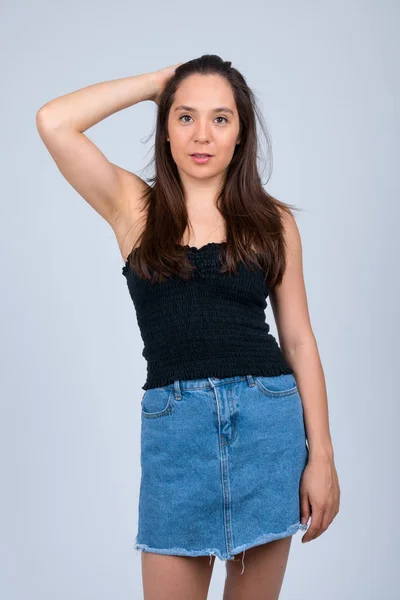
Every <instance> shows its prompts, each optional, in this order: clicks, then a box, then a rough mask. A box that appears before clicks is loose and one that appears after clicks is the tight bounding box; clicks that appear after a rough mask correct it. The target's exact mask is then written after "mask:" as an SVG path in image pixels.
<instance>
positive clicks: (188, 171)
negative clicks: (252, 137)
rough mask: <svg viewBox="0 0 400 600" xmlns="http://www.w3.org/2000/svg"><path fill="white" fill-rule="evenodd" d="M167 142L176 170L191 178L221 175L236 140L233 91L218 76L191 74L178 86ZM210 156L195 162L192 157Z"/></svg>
mask: <svg viewBox="0 0 400 600" xmlns="http://www.w3.org/2000/svg"><path fill="white" fill-rule="evenodd" d="M167 140H169V143H170V147H171V154H172V156H173V159H174V161H175V163H176V165H177V168H178V171H180V172H181V175H182V172H183V174H185V175H186V176H189V177H194V178H208V177H215V176H216V175H222V174H223V173H224V172H225V170H226V169H227V167H228V165H229V163H230V162H231V160H232V156H233V153H234V151H235V147H236V144H237V143H239V142H240V138H239V115H238V112H237V108H236V103H235V99H234V96H233V92H232V88H231V86H230V85H229V83H228V82H227V81H226V80H225V79H224V78H223V77H220V76H219V75H191V76H190V77H187V78H186V79H185V80H184V81H183V82H182V83H181V84H180V86H179V88H178V89H177V91H176V94H175V100H174V102H173V104H172V106H171V109H170V111H169V115H168V123H167ZM193 153H200V154H202V153H207V154H211V155H212V157H211V158H209V159H208V161H206V162H198V161H196V160H195V159H194V158H193V157H192V156H191V155H192V154H193Z"/></svg>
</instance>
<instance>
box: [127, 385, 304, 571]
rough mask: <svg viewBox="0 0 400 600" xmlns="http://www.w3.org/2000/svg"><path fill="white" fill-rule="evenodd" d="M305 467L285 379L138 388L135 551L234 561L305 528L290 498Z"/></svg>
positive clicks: (298, 419)
mask: <svg viewBox="0 0 400 600" xmlns="http://www.w3.org/2000/svg"><path fill="white" fill-rule="evenodd" d="M307 460H308V447H307V445H306V433H305V427H304V420H303V406H302V402H301V398H300V395H299V391H298V388H297V385H296V380H295V378H294V376H293V375H291V374H285V375H277V376H272V377H265V376H252V375H247V376H235V377H226V378H222V379H218V378H217V377H206V378H203V379H191V380H176V381H174V383H171V384H170V385H166V386H163V387H158V388H150V389H148V390H146V391H145V393H144V394H143V397H142V402H141V455H140V464H141V469H142V475H141V482H140V494H139V507H138V516H139V519H138V533H137V536H136V544H135V549H136V550H143V551H147V552H155V553H159V554H175V555H177V554H178V555H184V556H201V555H210V560H211V555H215V556H217V557H218V558H219V559H220V560H234V556H235V555H236V554H238V553H240V552H242V551H244V550H246V549H247V548H250V547H252V546H258V545H260V544H264V543H266V542H270V541H272V540H276V539H279V538H283V537H287V536H291V535H293V534H294V533H296V532H297V531H298V530H299V529H304V530H305V529H307V527H308V525H307V524H301V523H300V497H299V484H300V478H301V475H302V473H303V470H304V468H305V466H306V464H307ZM243 557H244V555H243ZM242 572H243V571H242Z"/></svg>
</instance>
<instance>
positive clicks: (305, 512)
mask: <svg viewBox="0 0 400 600" xmlns="http://www.w3.org/2000/svg"><path fill="white" fill-rule="evenodd" d="M300 515H301V521H300V522H301V523H303V524H304V523H307V522H308V519H309V518H310V516H311V507H310V503H309V501H308V496H307V494H302V495H301V496H300Z"/></svg>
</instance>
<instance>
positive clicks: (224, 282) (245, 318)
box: [122, 242, 294, 390]
mask: <svg viewBox="0 0 400 600" xmlns="http://www.w3.org/2000/svg"><path fill="white" fill-rule="evenodd" d="M225 245H226V242H219V243H218V242H210V243H208V244H205V245H204V246H202V247H201V248H196V247H194V246H184V248H185V250H186V251H187V252H188V254H189V259H190V260H191V262H192V263H193V264H194V265H195V267H196V270H195V273H194V274H193V276H192V277H191V278H190V279H183V278H182V277H180V276H179V275H178V274H174V275H172V276H171V277H169V278H167V279H166V281H164V282H157V283H152V282H151V281H150V280H148V279H143V278H141V277H139V276H138V275H137V274H136V273H135V271H134V270H133V269H132V268H130V265H129V264H128V259H127V260H126V263H125V265H124V267H123V268H122V274H123V275H124V276H125V277H126V280H127V285H128V289H129V293H130V296H131V298H132V301H133V303H134V306H135V310H136V317H137V322H138V326H139V329H140V333H141V337H142V340H143V343H144V349H143V352H142V355H143V356H144V358H145V359H146V361H147V379H146V382H145V384H144V385H143V386H142V389H143V390H148V389H149V388H154V387H161V386H164V385H167V384H170V383H173V382H174V380H176V379H200V378H203V377H218V378H223V377H233V376H235V375H254V376H257V375H258V376H272V375H280V374H286V373H293V372H294V371H293V369H292V368H291V367H290V365H289V364H288V363H287V361H286V360H285V357H284V355H283V353H282V351H281V349H280V347H279V345H278V343H277V341H276V339H275V338H274V336H273V335H271V334H270V333H269V329H270V328H269V325H268V324H267V323H266V321H265V308H266V307H267V301H266V299H267V296H268V293H269V290H268V285H267V283H266V281H265V277H264V273H263V271H262V269H261V268H260V267H257V266H254V267H252V269H253V270H252V269H250V268H249V267H248V266H247V265H245V264H244V263H243V262H240V263H239V264H238V267H237V273H236V274H229V273H219V272H218V270H219V267H220V265H221V262H220V253H219V250H220V249H221V247H222V246H225ZM134 251H135V250H134ZM134 251H133V252H134ZM128 258H129V257H128Z"/></svg>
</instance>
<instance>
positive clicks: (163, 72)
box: [150, 62, 183, 105]
mask: <svg viewBox="0 0 400 600" xmlns="http://www.w3.org/2000/svg"><path fill="white" fill-rule="evenodd" d="M180 65H183V62H181V63H177V64H176V65H171V66H169V67H165V68H164V69H159V70H158V71H154V73H152V75H153V78H154V81H155V83H156V88H157V92H156V93H155V94H154V96H152V97H151V98H150V100H153V101H154V102H155V103H156V104H157V105H158V103H159V100H160V95H161V94H162V92H163V90H164V88H165V84H166V83H167V81H168V80H169V79H171V77H173V75H174V74H175V69H176V68H177V67H179V66H180Z"/></svg>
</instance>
